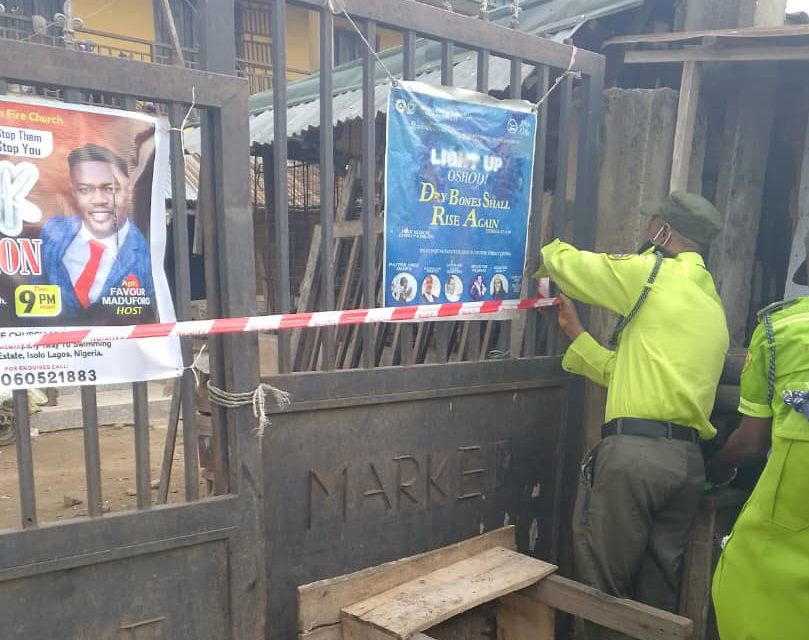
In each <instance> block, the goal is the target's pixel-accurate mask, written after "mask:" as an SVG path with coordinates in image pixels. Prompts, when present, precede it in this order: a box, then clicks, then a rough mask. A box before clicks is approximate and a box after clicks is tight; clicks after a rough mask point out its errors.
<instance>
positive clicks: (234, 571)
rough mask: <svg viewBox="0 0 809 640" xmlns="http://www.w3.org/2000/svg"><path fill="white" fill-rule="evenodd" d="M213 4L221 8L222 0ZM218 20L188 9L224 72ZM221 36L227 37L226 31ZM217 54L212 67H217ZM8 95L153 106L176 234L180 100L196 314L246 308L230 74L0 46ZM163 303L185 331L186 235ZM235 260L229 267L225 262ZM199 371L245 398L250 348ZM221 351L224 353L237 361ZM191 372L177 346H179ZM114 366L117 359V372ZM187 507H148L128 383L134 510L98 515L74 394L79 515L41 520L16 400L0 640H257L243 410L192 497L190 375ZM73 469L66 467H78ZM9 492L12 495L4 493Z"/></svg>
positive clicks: (249, 459) (242, 346)
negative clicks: (198, 231)
mask: <svg viewBox="0 0 809 640" xmlns="http://www.w3.org/2000/svg"><path fill="white" fill-rule="evenodd" d="M224 4H227V3H224ZM230 7H231V12H230V16H229V19H228V15H227V12H226V13H225V14H224V15H221V14H220V12H219V11H218V10H217V11H216V12H215V15H212V14H213V13H214V10H213V9H209V8H208V3H206V2H198V3H197V11H198V13H199V18H200V45H201V49H202V51H201V53H202V58H203V60H204V61H205V62H206V64H207V65H208V68H215V69H216V68H218V69H230V70H232V69H233V59H234V51H233V47H234V42H233V36H232V33H233V31H232V29H233V14H232V3H230ZM228 29H230V31H229V30H228ZM217 57H218V59H217ZM8 84H15V85H16V84H20V85H24V86H26V87H33V88H35V89H37V90H42V89H45V90H48V91H49V95H56V94H57V93H58V95H61V97H62V98H63V99H64V100H66V101H69V102H83V101H93V100H98V98H99V97H100V96H102V95H103V97H104V101H105V103H106V104H108V105H109V104H118V105H119V106H122V107H124V108H128V109H135V108H136V106H137V104H138V101H141V102H143V101H148V102H151V103H155V104H156V105H157V106H158V108H161V109H162V110H163V111H164V113H167V114H168V115H169V117H170V120H171V123H172V126H173V127H175V128H177V129H175V130H174V131H173V133H172V136H171V162H172V167H173V171H172V201H173V216H174V228H175V229H185V228H186V215H187V211H186V196H185V170H184V161H183V148H182V140H181V134H180V130H179V129H178V127H180V125H181V121H182V120H183V116H184V115H185V114H186V112H187V111H188V108H189V105H190V103H191V102H192V97H193V100H194V102H195V106H196V107H197V109H198V110H199V111H198V113H199V117H200V119H201V123H202V127H203V139H204V141H205V146H206V150H207V151H208V153H206V157H205V160H204V161H203V169H202V180H203V182H204V185H205V186H204V188H205V200H204V203H205V205H206V206H204V207H203V208H202V210H201V211H200V216H201V217H202V219H203V224H204V227H205V233H206V238H205V240H206V245H205V250H206V259H207V265H206V267H207V268H206V273H207V285H208V300H209V304H210V313H211V314H214V315H215V316H220V317H221V316H229V315H251V314H253V313H254V312H255V303H256V301H255V295H254V291H255V289H254V277H253V265H252V263H251V260H250V256H249V255H248V256H247V258H248V259H247V260H244V257H245V256H244V254H243V249H242V248H243V247H244V246H245V245H248V246H249V244H250V238H251V237H252V221H251V216H250V213H249V210H248V208H247V199H248V195H247V183H246V181H245V180H244V179H243V176H244V175H245V174H246V172H247V159H248V157H247V153H246V148H247V145H248V141H247V118H246V112H247V98H248V89H247V82H246V81H245V80H241V79H238V78H235V77H231V76H224V75H223V76H219V75H215V74H212V73H206V72H201V71H191V70H186V69H183V68H177V67H169V66H162V65H152V64H144V63H139V62H133V61H129V60H122V59H116V58H111V57H104V56H97V55H90V54H86V53H82V52H79V51H73V50H70V49H65V48H55V47H46V46H41V45H36V44H31V43H27V42H12V41H3V42H2V45H0V93H5V92H6V91H7V87H8ZM173 249H174V255H175V260H174V262H175V265H176V270H175V274H174V275H175V277H174V282H175V294H176V295H175V305H176V308H177V312H178V316H179V317H180V319H190V304H191V300H190V294H189V261H188V254H189V249H188V238H187V234H186V233H184V232H181V233H174V234H173ZM237 262H238V263H240V266H239V267H238V268H236V267H235V265H236V264H237ZM209 345H210V349H211V354H212V371H211V375H212V377H213V379H214V381H215V384H217V385H219V386H220V387H223V388H228V389H234V390H237V389H243V390H247V389H252V388H255V386H256V383H257V379H258V369H257V362H256V356H255V353H256V346H255V345H256V342H255V337H241V336H237V337H228V338H224V339H222V338H216V339H211V340H210V341H209ZM235 354H238V356H236V355H235ZM183 355H184V359H185V364H186V365H190V364H191V362H190V345H189V344H184V345H183ZM122 366H125V363H122ZM183 389H184V391H185V393H184V402H183V411H182V413H183V418H184V420H183V435H184V448H185V451H184V453H185V496H184V498H185V500H184V502H183V503H181V504H171V505H159V506H155V505H152V501H151V495H150V490H151V489H150V467H149V435H150V434H149V417H148V398H147V387H146V384H145V383H135V384H134V385H133V390H132V392H133V404H134V411H135V423H136V424H135V428H134V436H135V442H134V446H135V463H134V464H135V470H134V472H135V473H134V475H135V478H136V483H137V503H138V510H136V511H131V512H128V513H126V512H123V513H114V514H105V513H104V506H103V505H104V496H103V495H102V484H101V462H102V460H101V455H100V451H99V430H98V420H97V403H96V390H95V388H94V387H84V388H82V390H81V397H82V405H83V426H84V465H85V469H86V486H87V497H86V504H87V510H88V516H89V517H88V518H84V519H74V520H71V521H65V522H63V523H47V524H46V523H40V522H38V518H37V506H36V500H35V496H36V493H35V484H34V481H35V465H34V461H33V459H32V447H31V438H30V431H29V420H28V405H27V400H26V394H25V393H24V392H15V395H14V404H15V410H16V413H17V418H18V419H17V455H18V472H19V493H20V498H21V500H20V502H21V510H22V519H21V528H20V529H19V530H6V531H2V532H0V620H2V628H3V629H2V632H0V635H2V637H3V638H9V639H12V638H14V639H16V638H31V639H43V640H44V639H45V638H48V639H49V640H57V639H59V640H75V639H78V638H82V639H84V638H86V639H88V640H90V639H93V640H96V639H97V640H102V639H103V640H109V639H112V638H116V639H117V638H120V639H121V640H144V639H147V638H152V639H153V638H178V639H179V638H189V639H190V638H194V639H195V640H202V639H209V640H222V639H223V638H259V637H262V636H263V628H264V603H265V595H266V593H265V588H264V572H263V569H262V558H263V551H262V550H263V541H262V537H261V532H260V529H259V526H260V523H261V522H262V517H261V513H262V508H263V504H262V502H261V500H260V499H259V495H260V491H261V482H262V481H261V477H262V468H261V461H260V455H259V447H257V446H256V442H255V439H254V437H253V435H252V433H251V432H252V429H253V426H254V423H255V420H254V418H253V416H252V412H250V411H249V410H246V409H241V410H228V411H226V412H224V411H223V412H222V413H221V415H219V416H216V417H217V418H218V419H217V420H216V425H217V428H216V429H215V432H216V433H215V436H218V437H215V438H214V441H215V443H216V444H217V445H218V446H217V447H216V459H217V483H216V484H217V487H216V488H217V491H216V493H217V495H216V496H215V497H210V498H206V499H201V498H200V491H199V471H198V451H197V424H196V422H195V417H194V416H195V407H194V401H193V398H194V377H193V375H192V373H191V371H189V370H187V371H186V372H185V374H184V377H183ZM77 462H78V461H77ZM4 490H9V491H11V490H12V489H11V488H4Z"/></svg>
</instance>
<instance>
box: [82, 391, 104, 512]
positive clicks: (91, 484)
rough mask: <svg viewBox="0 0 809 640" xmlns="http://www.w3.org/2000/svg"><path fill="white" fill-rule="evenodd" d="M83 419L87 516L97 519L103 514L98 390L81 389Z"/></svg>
mask: <svg viewBox="0 0 809 640" xmlns="http://www.w3.org/2000/svg"><path fill="white" fill-rule="evenodd" d="M81 417H82V422H83V425H84V474H85V478H86V482H87V515H88V516H90V517H91V518H97V517H99V516H100V515H101V513H102V508H101V507H102V504H103V502H102V501H103V496H102V494H101V453H100V451H99V445H98V404H97V402H96V388H95V387H93V386H84V387H82V388H81Z"/></svg>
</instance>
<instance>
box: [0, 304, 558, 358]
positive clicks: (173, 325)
mask: <svg viewBox="0 0 809 640" xmlns="http://www.w3.org/2000/svg"><path fill="white" fill-rule="evenodd" d="M555 304H557V300H556V298H548V297H538V298H530V299H528V300H487V301H483V302H455V303H447V304H425V305H413V306H409V307H384V308H380V309H352V310H350V311H316V312H313V313H288V314H279V315H271V316H254V317H251V318H220V319H217V320H193V321H188V322H166V323H160V324H140V325H129V326H125V327H92V328H83V329H70V330H62V331H49V332H47V333H40V332H35V331H31V330H27V332H26V330H24V329H23V330H20V331H19V333H20V334H21V335H7V337H4V338H1V339H0V349H30V348H34V347H55V346H58V345H91V344H94V343H95V344H98V343H100V342H110V341H117V340H138V339H141V338H165V337H174V336H185V337H205V336H210V335H220V334H226V333H251V332H259V331H279V330H281V331H282V330H285V329H305V328H309V327H335V326H345V325H352V324H374V323H379V322H409V321H411V322H420V321H424V320H434V319H437V318H438V319H443V318H467V319H469V318H470V316H478V315H488V314H494V313H501V312H508V311H517V310H520V309H536V308H539V307H551V306H553V305H555Z"/></svg>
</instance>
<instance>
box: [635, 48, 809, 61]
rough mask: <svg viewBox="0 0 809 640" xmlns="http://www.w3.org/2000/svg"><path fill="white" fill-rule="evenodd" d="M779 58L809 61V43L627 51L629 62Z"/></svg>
mask: <svg viewBox="0 0 809 640" xmlns="http://www.w3.org/2000/svg"><path fill="white" fill-rule="evenodd" d="M777 60H809V46H778V47H756V46H750V47H724V48H721V49H720V48H717V49H707V48H705V49H703V48H687V49H660V50H658V49H651V50H641V51H627V52H625V53H624V62H625V63H626V64H655V63H668V62H686V61H692V62H764V61H777Z"/></svg>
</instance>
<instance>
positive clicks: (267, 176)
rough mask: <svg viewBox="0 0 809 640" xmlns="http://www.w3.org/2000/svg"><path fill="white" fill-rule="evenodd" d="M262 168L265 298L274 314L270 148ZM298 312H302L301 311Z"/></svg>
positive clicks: (263, 151) (265, 150)
mask: <svg viewBox="0 0 809 640" xmlns="http://www.w3.org/2000/svg"><path fill="white" fill-rule="evenodd" d="M261 168H262V172H263V174H264V273H266V274H267V289H266V290H265V291H264V296H265V306H266V307H267V313H273V311H274V302H273V300H274V290H273V283H274V280H273V276H272V271H273V252H272V251H271V250H270V248H271V247H272V246H273V242H274V239H275V233H274V231H273V228H272V227H273V225H274V224H275V204H274V202H273V198H274V196H273V176H274V175H275V169H274V167H273V152H272V148H270V147H267V146H264V147H262V149H261ZM298 310H299V311H300V309H298Z"/></svg>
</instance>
